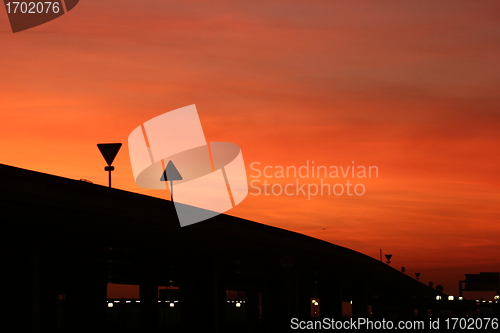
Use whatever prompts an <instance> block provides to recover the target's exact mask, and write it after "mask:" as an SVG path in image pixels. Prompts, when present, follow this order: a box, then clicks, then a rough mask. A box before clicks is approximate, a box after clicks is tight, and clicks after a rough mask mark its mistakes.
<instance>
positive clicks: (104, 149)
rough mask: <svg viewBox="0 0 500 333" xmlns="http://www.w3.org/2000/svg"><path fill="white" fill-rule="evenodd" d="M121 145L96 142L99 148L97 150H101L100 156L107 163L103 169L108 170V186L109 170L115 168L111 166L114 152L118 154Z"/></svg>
mask: <svg viewBox="0 0 500 333" xmlns="http://www.w3.org/2000/svg"><path fill="white" fill-rule="evenodd" d="M121 147H122V144H121V143H98V144H97V148H99V151H100V152H101V154H102V156H103V157H104V159H105V160H106V163H108V166H106V167H104V171H108V172H109V187H111V171H113V170H114V169H115V167H114V166H111V164H112V163H113V161H114V159H115V157H116V154H118V151H119V150H120V148H121Z"/></svg>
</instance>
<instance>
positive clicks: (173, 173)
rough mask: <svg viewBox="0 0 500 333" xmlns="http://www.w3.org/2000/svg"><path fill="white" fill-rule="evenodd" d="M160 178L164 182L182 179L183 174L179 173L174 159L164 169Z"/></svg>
mask: <svg viewBox="0 0 500 333" xmlns="http://www.w3.org/2000/svg"><path fill="white" fill-rule="evenodd" d="M160 180H161V181H162V182H166V181H169V182H171V181H173V180H182V176H181V174H180V173H179V170H177V168H176V167H175V165H174V163H173V162H172V161H168V164H167V167H166V168H165V170H164V171H163V174H162V175H161V178H160Z"/></svg>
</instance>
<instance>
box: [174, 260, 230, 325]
mask: <svg viewBox="0 0 500 333" xmlns="http://www.w3.org/2000/svg"><path fill="white" fill-rule="evenodd" d="M179 305H180V308H181V310H180V315H181V321H182V325H181V326H182V327H185V328H186V329H185V330H186V332H188V331H189V332H223V331H224V329H225V307H226V290H225V286H224V283H223V280H222V279H221V278H220V276H219V272H218V268H217V266H216V264H215V262H214V261H212V260H198V261H196V262H193V261H191V262H189V263H186V265H184V266H183V267H182V276H181V279H180V304H179Z"/></svg>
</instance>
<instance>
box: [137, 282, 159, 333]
mask: <svg viewBox="0 0 500 333" xmlns="http://www.w3.org/2000/svg"><path fill="white" fill-rule="evenodd" d="M139 292H140V299H141V306H140V322H141V332H145V333H149V332H154V331H155V330H157V328H158V285H157V284H156V283H154V282H151V281H148V282H143V283H141V284H140V285H139Z"/></svg>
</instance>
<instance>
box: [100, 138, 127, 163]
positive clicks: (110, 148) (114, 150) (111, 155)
mask: <svg viewBox="0 0 500 333" xmlns="http://www.w3.org/2000/svg"><path fill="white" fill-rule="evenodd" d="M121 147H122V144H121V143H99V144H97V148H99V150H100V151H101V154H102V156H103V157H104V159H105V160H106V163H108V165H111V163H113V161H114V160H115V157H116V154H118V151H119V150H120V148H121Z"/></svg>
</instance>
